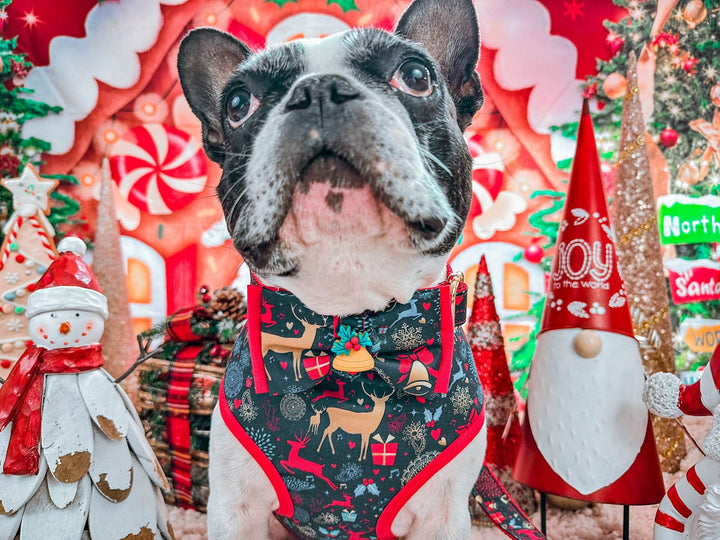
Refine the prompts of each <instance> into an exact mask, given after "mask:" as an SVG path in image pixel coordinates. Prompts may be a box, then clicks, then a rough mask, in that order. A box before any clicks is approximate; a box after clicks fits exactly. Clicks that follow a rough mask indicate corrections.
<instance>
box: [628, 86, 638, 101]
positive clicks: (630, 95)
mask: <svg viewBox="0 0 720 540" xmlns="http://www.w3.org/2000/svg"><path fill="white" fill-rule="evenodd" d="M638 92H640V89H639V88H638V87H637V86H633V87H632V88H628V91H627V92H625V101H630V100H631V99H632V98H633V96H634V95H636V94H637V93H638Z"/></svg>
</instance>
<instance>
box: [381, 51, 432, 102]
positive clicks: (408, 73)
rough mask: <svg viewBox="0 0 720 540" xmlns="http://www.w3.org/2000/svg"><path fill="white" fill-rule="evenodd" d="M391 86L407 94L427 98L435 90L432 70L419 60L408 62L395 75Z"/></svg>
mask: <svg viewBox="0 0 720 540" xmlns="http://www.w3.org/2000/svg"><path fill="white" fill-rule="evenodd" d="M390 84H391V85H392V86H394V87H395V88H397V89H398V90H400V91H401V92H405V93H406V94H410V95H411V96H416V97H427V96H429V95H430V94H432V93H433V89H434V88H435V87H434V85H433V82H432V78H431V76H430V70H429V69H428V68H427V66H426V65H425V64H423V63H422V62H420V61H419V60H407V61H406V62H403V64H402V65H401V66H400V67H399V68H398V70H397V71H396V72H395V74H394V75H393V77H392V79H391V81H390Z"/></svg>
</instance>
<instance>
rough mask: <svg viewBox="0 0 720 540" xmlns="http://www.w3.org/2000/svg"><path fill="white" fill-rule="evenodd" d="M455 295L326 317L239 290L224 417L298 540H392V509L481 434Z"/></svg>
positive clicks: (425, 295) (256, 290) (277, 297)
mask: <svg viewBox="0 0 720 540" xmlns="http://www.w3.org/2000/svg"><path fill="white" fill-rule="evenodd" d="M454 288H455V287H454V284H453V283H452V282H450V281H449V282H445V283H443V284H441V285H439V286H437V287H432V288H428V289H421V290H419V291H417V292H416V293H415V295H414V296H413V297H412V299H411V300H410V302H409V303H407V304H398V303H396V302H393V303H391V304H390V306H389V307H388V308H386V309H385V310H384V311H382V312H378V313H373V312H367V313H363V314H361V315H353V316H348V317H343V318H337V317H335V318H333V317H324V316H321V315H318V314H317V313H314V312H313V311H311V310H310V309H308V308H307V307H306V306H304V305H303V304H302V303H301V302H300V301H299V300H298V299H297V298H296V297H295V296H293V295H292V294H291V293H289V292H287V291H284V290H279V289H273V288H269V287H265V286H262V285H256V284H253V285H250V286H249V287H248V295H247V299H248V320H247V325H246V328H245V330H244V331H243V332H242V333H241V335H240V337H239V338H238V341H237V342H236V344H235V347H234V349H233V354H232V356H231V358H230V361H229V363H228V366H227V370H226V372H225V377H224V379H223V383H222V391H221V399H220V411H221V414H222V417H223V419H224V421H225V423H226V424H227V426H228V428H229V429H230V430H231V431H232V432H233V433H234V434H235V436H236V437H237V439H238V440H239V441H240V443H241V444H242V445H243V446H244V447H245V448H246V449H247V450H248V451H249V452H250V453H251V454H252V455H253V457H254V458H255V459H256V461H257V462H258V463H259V464H260V466H261V467H262V468H263V470H264V471H265V473H266V474H267V476H268V478H269V479H270V481H271V483H272V485H273V487H274V489H275V492H276V494H277V497H278V500H279V504H280V506H279V509H278V510H277V512H276V515H277V517H278V519H279V520H280V522H281V523H282V524H283V525H284V526H285V527H286V528H287V529H288V530H289V531H291V533H292V534H293V535H294V536H295V537H296V538H302V539H305V538H338V539H351V540H355V539H359V540H361V539H374V538H378V539H380V540H385V539H392V538H395V537H394V536H393V535H392V533H391V531H390V526H391V525H392V522H393V520H394V519H395V517H396V516H397V514H398V512H399V510H400V509H401V508H402V507H403V506H404V504H405V503H406V502H407V501H408V499H409V498H410V497H411V496H412V495H413V494H414V493H416V492H417V490H418V489H419V488H420V487H421V486H422V485H423V484H424V483H425V482H426V481H427V480H428V479H430V478H431V477H432V475H433V474H435V473H436V472H437V471H438V470H440V469H441V468H442V467H443V466H444V465H446V464H447V463H448V462H449V461H451V460H452V459H453V458H454V457H455V456H457V455H458V454H459V453H460V452H461V451H462V450H463V449H464V448H465V447H466V446H467V445H468V444H469V443H470V442H471V441H472V440H473V439H474V437H475V436H476V435H477V434H478V432H479V431H480V429H481V427H482V425H483V422H484V409H483V396H482V388H481V386H480V381H479V380H478V375H477V372H476V369H475V364H474V361H473V357H472V353H471V351H470V347H469V345H468V343H467V340H466V338H465V334H464V332H463V330H462V328H460V326H461V325H462V324H463V323H464V321H465V317H466V291H467V287H466V286H465V285H464V284H461V285H460V286H459V287H458V288H457V291H456V292H455V291H454ZM354 370H357V371H354ZM361 370H364V371H361Z"/></svg>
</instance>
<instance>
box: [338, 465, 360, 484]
mask: <svg viewBox="0 0 720 540" xmlns="http://www.w3.org/2000/svg"><path fill="white" fill-rule="evenodd" d="M361 476H362V467H361V466H360V464H359V463H355V462H354V461H351V462H349V463H344V464H343V465H342V470H341V471H340V474H338V475H337V479H338V480H339V481H340V482H349V481H350V480H355V479H356V478H360V477H361Z"/></svg>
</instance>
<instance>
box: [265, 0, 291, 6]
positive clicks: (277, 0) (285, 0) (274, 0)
mask: <svg viewBox="0 0 720 540" xmlns="http://www.w3.org/2000/svg"><path fill="white" fill-rule="evenodd" d="M291 2H294V3H296V4H297V2H298V0H265V3H266V4H277V5H278V6H280V7H283V6H284V5H285V4H289V3H291Z"/></svg>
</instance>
